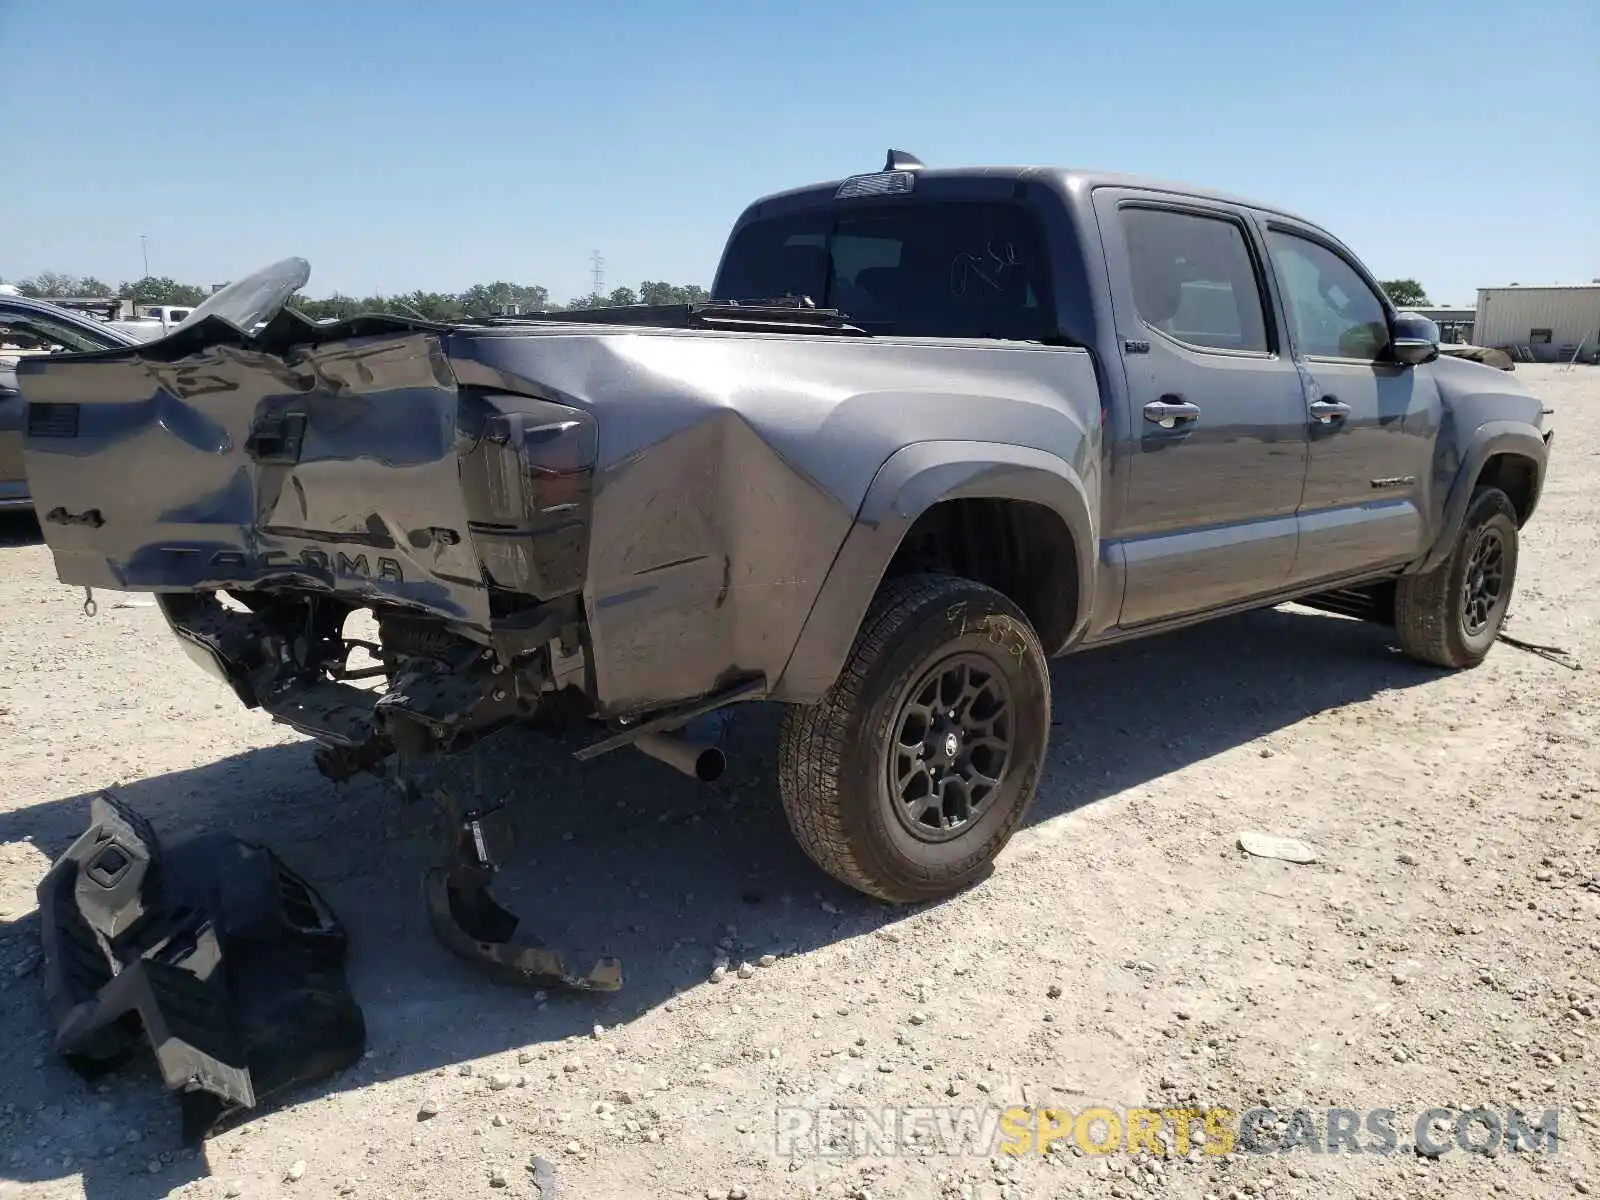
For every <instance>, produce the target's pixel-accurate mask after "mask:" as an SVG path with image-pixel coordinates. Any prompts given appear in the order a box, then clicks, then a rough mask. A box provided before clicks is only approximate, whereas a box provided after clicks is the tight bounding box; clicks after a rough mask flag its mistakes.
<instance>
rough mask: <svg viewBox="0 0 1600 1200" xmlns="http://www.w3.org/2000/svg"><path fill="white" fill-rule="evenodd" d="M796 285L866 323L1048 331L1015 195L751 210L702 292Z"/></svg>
mask: <svg viewBox="0 0 1600 1200" xmlns="http://www.w3.org/2000/svg"><path fill="white" fill-rule="evenodd" d="M783 296H791V297H796V296H808V297H810V299H811V300H812V301H813V302H814V303H815V304H816V305H817V306H818V307H819V308H836V309H839V310H840V311H842V312H843V313H844V314H845V316H846V318H847V319H848V320H849V321H850V322H851V323H852V324H855V325H859V326H860V327H862V328H863V329H867V330H870V331H872V332H874V333H887V334H899V335H901V336H909V337H989V338H1017V339H1040V338H1044V337H1046V336H1048V335H1049V334H1050V333H1051V332H1052V328H1051V327H1052V325H1053V321H1052V314H1051V308H1050V270H1049V259H1048V257H1047V255H1046V254H1045V250H1044V242H1043V238H1042V237H1041V236H1040V233H1039V230H1038V228H1037V226H1036V224H1035V222H1034V219H1033V217H1032V215H1031V214H1029V213H1028V211H1027V210H1026V209H1024V208H1022V207H1020V206H1018V205H1015V204H994V203H968V202H948V203H937V204H928V203H925V204H919V205H894V206H889V205H873V206H870V207H867V206H863V207H861V208H859V209H848V208H847V209H842V210H840V209H832V210H828V211H824V212H815V211H814V212H808V213H801V214H797V215H794V216H781V217H771V218H768V219H766V220H757V221H752V222H751V223H750V224H748V225H746V226H744V227H743V228H742V229H740V230H739V232H738V233H737V234H736V235H735V236H734V239H733V242H732V243H731V244H730V245H729V247H728V252H727V255H726V256H725V257H724V259H723V263H722V268H721V270H720V271H719V272H718V274H717V281H716V286H715V288H714V289H713V291H712V299H713V300H734V301H740V302H744V303H749V302H751V301H755V300H775V299H778V298H779V297H783Z"/></svg>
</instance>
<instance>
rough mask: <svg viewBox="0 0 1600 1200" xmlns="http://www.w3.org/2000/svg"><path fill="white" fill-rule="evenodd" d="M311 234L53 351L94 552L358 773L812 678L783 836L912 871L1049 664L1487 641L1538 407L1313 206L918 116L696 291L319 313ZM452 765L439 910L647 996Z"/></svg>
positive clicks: (1537, 467)
mask: <svg viewBox="0 0 1600 1200" xmlns="http://www.w3.org/2000/svg"><path fill="white" fill-rule="evenodd" d="M307 270H308V268H307V267H306V264H305V263H304V262H303V261H301V260H287V261H286V262H284V263H281V264H277V265H276V266H274V267H271V268H268V269H266V270H265V271H263V272H261V273H259V274H258V275H256V276H253V277H252V278H251V279H248V280H243V281H241V282H240V283H239V284H235V285H234V286H233V287H231V288H229V289H226V290H225V291H224V292H222V293H219V294H218V295H216V296H213V297H211V298H210V299H209V300H208V301H207V302H206V304H204V305H202V306H201V308H200V309H199V310H197V311H196V312H195V313H194V314H193V315H192V316H191V317H190V318H189V320H188V321H186V322H185V324H184V325H183V326H182V327H181V328H179V329H178V330H176V331H175V332H174V333H172V334H170V335H169V336H167V337H165V338H162V339H159V340H157V341H155V342H152V343H148V344H146V345H142V346H139V347H137V348H135V349H117V350H112V351H105V352H101V353H97V354H82V355H74V356H71V357H68V358H56V359H50V360H41V361H37V362H29V363H25V364H24V365H23V366H22V368H21V369H20V373H21V378H22V387H23V391H24V394H25V396H26V398H27V399H28V401H29V407H28V417H27V454H28V471H29V476H30V478H31V479H32V480H33V481H34V488H35V491H36V494H37V496H38V497H39V506H40V509H41V511H45V512H46V513H47V516H46V517H45V520H44V531H45V536H46V538H47V540H48V542H49V545H50V549H51V551H52V553H53V555H54V560H55V565H56V570H57V573H58V575H59V577H60V578H61V579H62V580H63V581H64V582H66V583H70V584H75V585H79V586H82V587H85V588H90V589H93V588H110V589H118V590H125V591H148V592H153V593H155V594H156V596H157V599H158V601H159V604H160V607H161V611H162V612H163V613H164V614H165V617H166V619H167V621H168V622H169V623H170V624H171V626H172V629H173V631H174V632H175V634H176V636H177V637H178V638H179V640H180V641H181V643H182V645H183V646H184V648H185V649H186V650H187V651H188V652H189V654H190V655H191V656H192V657H193V658H194V659H195V661H196V662H198V663H199V664H200V665H201V666H202V667H203V668H204V669H206V670H207V671H209V672H211V673H212V674H213V675H215V676H216V677H217V678H219V679H221V680H224V681H226V683H227V685H228V686H229V687H230V688H231V689H232V690H233V692H234V694H235V695H237V697H238V698H239V700H240V702H241V703H242V704H244V705H245V706H247V707H252V708H254V707H259V708H261V709H263V710H265V711H266V712H268V713H270V714H271V715H272V716H273V717H274V718H276V719H277V720H279V721H283V722H286V723H288V724H289V725H291V726H293V727H295V728H296V729H299V730H301V731H303V732H305V733H307V734H309V735H310V736H311V737H313V738H315V739H316V741H317V742H318V743H319V748H318V750H317V761H318V764H319V766H320V767H321V769H322V770H323V772H324V773H325V774H326V775H328V776H329V777H330V778H332V779H336V780H338V779H345V778H348V777H350V776H352V775H354V774H356V773H358V772H362V771H386V770H392V771H395V772H396V773H397V774H398V775H399V776H400V778H402V779H404V778H405V773H406V769H407V768H408V766H409V765H410V764H413V763H415V762H417V761H419V760H421V759H423V758H426V757H428V756H432V755H437V754H442V753H449V752H452V751H455V750H458V749H460V748H461V747H463V746H465V745H468V744H469V743H470V742H471V741H472V740H473V739H475V738H477V737H480V736H482V735H483V734H484V733H485V732H486V731H488V730H491V729H494V728H497V727H499V726H502V725H505V724H507V723H509V722H518V721H528V720H533V719H537V718H544V717H549V716H552V715H561V714H569V715H571V716H572V717H575V718H577V719H578V720H579V721H580V722H581V721H589V722H592V723H593V725H594V726H595V734H594V739H593V740H592V741H591V742H590V743H589V744H587V745H585V746H584V747H583V748H582V749H581V750H580V751H579V752H578V753H579V757H581V758H592V757H594V756H595V755H599V754H604V753H607V752H609V751H613V750H616V749H618V748H621V747H625V746H630V745H631V746H636V747H640V748H643V749H647V750H649V751H650V752H652V753H653V754H655V755H656V756H658V757H661V758H664V759H667V760H668V761H671V762H672V763H673V764H674V765H676V766H678V767H679V768H680V769H682V770H685V771H687V772H688V773H690V774H694V775H697V776H698V777H701V778H710V777H714V776H715V775H716V774H717V773H718V772H719V770H720V769H721V752H720V750H718V749H717V748H716V747H715V746H707V745H696V744H693V743H691V742H688V741H686V740H684V739H683V737H682V736H681V731H682V730H683V729H684V728H685V727H687V726H689V725H690V723H691V722H693V721H694V720H696V719H697V718H699V717H701V716H702V715H704V714H708V713H711V712H713V711H715V710H719V709H722V708H725V707H727V706H730V705H734V704H737V703H740V702H746V701H755V700H769V701H776V702H780V703H782V704H783V705H785V706H787V713H786V716H785V719H784V723H783V729H782V734H781V746H780V750H779V767H778V783H779V792H780V795H781V799H782V803H783V806H784V809H785V811H786V813H787V815H788V817H789V821H790V824H791V827H792V828H793V830H794V833H795V836H796V837H797V838H798V840H799V842H800V844H801V845H802V846H803V847H804V849H805V850H806V852H807V853H808V854H809V855H810V856H811V857H812V859H813V860H815V862H816V863H817V864H818V865H819V866H820V867H822V868H823V869H824V870H826V871H827V872H829V873H830V874H831V875H833V876H834V877H835V878H837V879H839V880H841V881H843V882H844V883H846V884H848V885H849V886H851V887H853V888H855V889H857V890H859V891H860V892H863V893H865V894H867V895H870V896H874V897H879V898H881V899H884V900H887V901H890V902H896V903H905V902H915V901H925V900H930V899H934V898H937V897H941V896H945V895H948V894H950V893H951V892H953V891H955V890H957V889H959V888H962V887H965V886H967V885H968V884H970V883H971V882H973V881H974V880H976V879H978V878H979V877H980V876H981V875H982V874H983V873H984V872H985V871H986V870H987V869H988V867H989V864H990V863H991V861H992V860H993V859H994V858H995V856H996V855H997V854H998V853H999V852H1000V850H1001V849H1002V848H1003V847H1004V846H1005V845H1006V843H1007V841H1008V840H1009V839H1010V837H1011V836H1012V833H1013V831H1014V830H1015V829H1016V828H1017V826H1018V823H1019V822H1020V821H1021V820H1022V819H1023V816H1024V814H1025V813H1026V811H1027V809H1028V806H1029V804H1030V802H1031V800H1032V799H1033V795H1034V791H1035V788H1036V786H1037V784H1038V780H1039V776H1040V772H1041V770H1042V768H1043V765H1044V760H1045V752H1046V749H1047V745H1048V743H1049V739H1050V730H1051V725H1052V712H1051V690H1050V675H1049V660H1050V658H1051V657H1052V656H1055V655H1060V654H1065V653H1068V652H1073V651H1077V650H1083V649H1088V648H1091V647H1095V646H1104V645H1110V644H1113V643H1116V642H1120V641H1124V640H1127V639H1130V638H1137V637H1143V636H1147V635H1150V634H1155V633H1159V632H1164V631H1169V630H1174V629H1178V628H1181V627H1184V626H1188V625H1192V624H1194V623H1196V622H1200V621H1203V620H1207V619H1210V618H1213V617H1218V616H1221V615H1224V614H1228V613H1235V612H1239V611H1242V610H1246V609H1250V608H1256V607H1261V606H1266V605H1273V604H1277V603H1280V602H1282V601H1286V600H1290V599H1299V600H1301V601H1303V602H1306V603H1309V604H1312V605H1315V606H1320V607H1323V608H1326V609H1329V610H1332V611H1336V612H1341V613H1348V614H1353V615H1358V616H1362V617H1365V618H1368V619H1371V620H1374V621H1381V622H1385V623H1388V624H1391V625H1392V626H1393V627H1394V631H1395V636H1396V638H1397V640H1398V641H1399V643H1400V645H1401V647H1402V648H1403V649H1404V650H1405V651H1407V652H1408V653H1409V654H1411V655H1412V656H1413V657H1415V658H1417V659H1419V660H1421V661H1424V662H1428V663H1433V664H1436V665H1438V666H1440V667H1446V668H1467V667H1472V666H1474V665H1476V664H1477V663H1478V662H1480V661H1481V660H1482V659H1483V657H1484V656H1485V654H1487V653H1488V651H1489V650H1490V648H1491V646H1492V645H1493V643H1494V641H1495V639H1496V636H1497V634H1498V631H1499V628H1500V624H1501V622H1502V620H1503V619H1504V616H1505V612H1506V608H1507V605H1508V603H1509V601H1510V598H1511V594H1512V586H1513V580H1514V577H1515V571H1516V565H1517V553H1518V531H1519V530H1520V529H1521V528H1522V526H1523V525H1524V524H1525V523H1526V522H1527V521H1528V520H1529V519H1530V517H1531V516H1532V515H1533V513H1534V510H1535V508H1536V506H1537V504H1538V500H1539V495H1540V491H1541V488H1542V486H1543V483H1544V476H1545V466H1546V462H1547V456H1548V444H1549V441H1550V438H1551V432H1550V429H1549V427H1548V425H1547V424H1546V414H1544V413H1543V412H1542V411H1541V405H1540V402H1539V401H1538V400H1537V399H1536V398H1534V397H1533V396H1531V395H1530V394H1529V393H1528V392H1527V391H1525V390H1524V389H1523V388H1522V387H1521V386H1520V385H1519V384H1518V383H1517V382H1516V381H1515V380H1514V379H1512V378H1511V377H1509V376H1507V375H1505V374H1503V373H1501V372H1499V371H1494V370H1490V369H1487V368H1485V367H1482V366H1480V365H1477V364H1475V363H1470V362H1465V361H1460V360H1457V359H1451V358H1441V357H1440V354H1439V347H1438V344H1437V342H1438V336H1437V329H1436V328H1435V327H1434V326H1433V325H1432V323H1431V322H1429V321H1427V320H1426V319H1424V318H1420V317H1416V316H1405V315H1402V314H1400V313H1398V312H1396V311H1395V309H1394V308H1393V306H1392V305H1391V304H1390V302H1389V301H1388V300H1387V299H1386V298H1385V297H1384V294H1383V292H1382V290H1381V289H1380V288H1379V287H1378V285H1377V284H1376V283H1375V281H1374V280H1373V278H1372V275H1371V274H1370V272H1368V271H1367V270H1366V269H1365V267H1363V266H1362V265H1361V263H1360V262H1359V260H1357V259H1356V258H1355V257H1354V255H1353V254H1351V252H1350V251H1349V250H1348V249H1346V248H1345V247H1344V246H1343V245H1342V244H1341V243H1340V242H1338V241H1337V240H1336V239H1334V238H1333V237H1332V236H1331V235H1329V234H1328V233H1326V232H1325V231H1324V230H1322V229H1320V228H1318V227H1317V226H1315V225H1313V224H1311V223H1309V222H1307V221H1305V220H1303V219H1300V218H1298V217H1295V216H1293V215H1291V214H1289V213H1286V212H1283V211H1281V210H1279V209H1276V208H1273V207H1271V206H1268V205H1262V204H1256V203H1252V202H1249V201H1244V200H1239V199H1235V198H1232V197H1228V196H1224V195H1219V194H1216V193H1212V192H1207V191H1203V190H1200V189H1196V188H1190V187H1184V186H1178V185H1171V184H1164V183H1159V182H1155V181H1151V180H1145V179H1138V178H1130V177H1125V176H1117V175H1106V174H1098V173H1094V172H1083V171H1066V170H1055V169H1042V168H1014V169H987V168H986V169H953V170H930V169H926V168H924V167H923V165H922V164H921V163H919V162H917V161H916V160H915V159H914V158H912V157H910V156H909V155H905V154H902V153H900V152H891V153H890V155H889V159H888V161H887V163H886V164H885V166H884V168H883V170H882V171H880V172H875V173H871V174H866V175H859V176H852V177H850V178H847V179H844V180H842V181H835V182H832V183H827V184H822V185H814V186H809V187H803V188H799V189H796V190H793V191H788V192H784V193H781V194H778V195H774V196H769V197H766V198H764V199H761V200H758V201H756V202H755V203H753V204H752V205H750V206H749V208H747V209H746V210H745V212H744V213H743V214H742V215H741V216H740V217H739V218H738V220H737V222H736V223H735V225H734V227H733V229H732V232H731V234H730V237H729V239H728V243H727V246H726V248H725V250H724V252H723V255H722V260H721V263H720V266H719V268H718V270H717V273H716V279H715V283H714V286H713V289H712V300H711V301H710V302H709V303H707V304H703V305H698V306H693V307H684V306H668V307H648V306H635V307H629V308H621V309H609V310H587V311H583V312H575V313H551V314H541V315H535V316H531V317H515V318H488V319H480V320H473V321H461V322H456V323H452V324H436V323H430V322H428V321H424V320H420V319H417V320H412V319H408V318H405V317H396V316H388V315H372V316H358V317H355V318H353V319H350V320H346V321H339V322H334V323H330V324H319V323H313V322H311V321H309V320H307V319H305V318H303V317H301V316H299V315H298V314H296V313H295V312H294V310H293V308H292V307H291V306H290V305H289V298H290V296H291V294H292V293H293V292H294V291H295V290H296V289H297V288H299V287H301V286H302V285H303V284H304V282H305V279H306V274H307ZM358 610H366V611H367V612H370V613H371V614H372V616H373V617H375V619H376V625H377V629H378V640H377V641H376V642H375V643H373V644H371V645H365V644H362V643H358V642H357V641H356V640H354V639H352V637H351V636H349V635H348V634H347V633H346V632H345V630H346V622H347V620H348V619H349V618H350V616H351V615H352V614H353V613H356V612H357V611H358ZM1182 644H1183V643H1182V642H1181V641H1176V642H1173V643H1171V644H1170V647H1169V648H1170V650H1171V651H1172V652H1175V653H1181V651H1182ZM358 649H361V650H365V651H367V652H369V653H370V654H371V655H372V656H374V658H375V659H376V664H377V665H376V666H368V667H359V668H358V667H355V666H354V665H353V659H352V655H353V654H354V653H355V652H356V651H357V650H358ZM358 675H370V676H372V677H374V678H376V679H377V680H378V681H379V682H378V683H377V686H375V687H369V686H358V685H357V682H356V681H355V680H356V677H357V676H358ZM1151 702H1152V704H1157V703H1161V702H1162V701H1160V700H1159V699H1158V698H1152V701H1151ZM1065 734H1066V736H1071V730H1070V724H1069V726H1068V728H1067V729H1066V730H1065ZM448 803H449V804H450V805H451V806H452V818H453V819H452V824H451V828H452V830H453V833H452V842H451V846H450V851H449V854H448V856H447V860H446V862H445V864H444V865H442V866H441V867H439V868H438V869H437V870H435V871H434V872H433V873H432V874H431V875H430V876H429V881H428V896H429V908H430V913H431V915H432V916H433V919H434V927H435V929H436V930H437V931H438V932H439V933H440V935H441V936H442V937H443V938H444V939H445V941H446V942H447V943H448V944H449V945H450V946H451V947H452V949H454V950H455V951H457V952H458V953H461V954H463V955H464V956H466V957H469V958H472V959H473V960H474V961H477V962H479V963H481V964H484V965H487V966H489V967H490V968H491V969H493V970H495V971H496V972H498V973H499V974H501V975H502V976H503V977H507V978H521V979H530V980H540V981H543V980H556V981H560V982H564V983H566V984H569V985H572V986H581V987H615V986H617V984H618V983H619V982H620V977H619V975H618V974H617V973H616V970H615V965H614V964H609V963H604V962H603V963H602V964H601V965H600V966H599V967H597V968H596V970H595V971H593V972H591V973H589V974H588V975H585V976H571V975H568V974H567V973H566V971H565V968H564V967H563V966H562V964H561V962H560V959H559V957H558V956H555V955H553V954H551V953H550V952H548V951H543V950H539V949H537V948H536V947H533V946H530V945H527V944H524V942H523V941H522V940H520V939H518V938H517V936H516V934H517V922H516V918H515V917H514V916H512V915H511V914H509V913H507V912H506V911H505V910H503V909H501V908H500V907H498V905H497V904H496V903H495V902H494V901H493V900H492V898H491V897H490V895H489V891H488V882H489V879H490V877H491V873H492V871H493V869H494V865H495V861H496V858H497V855H498V853H499V851H498V850H497V847H498V846H499V845H501V844H502V841H503V837H504V834H505V822H506V812H505V810H504V808H503V807H501V806H499V805H498V804H497V803H491V802H488V801H486V800H485V799H484V798H483V797H481V796H472V797H466V798H455V799H449V800H448Z"/></svg>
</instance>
